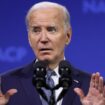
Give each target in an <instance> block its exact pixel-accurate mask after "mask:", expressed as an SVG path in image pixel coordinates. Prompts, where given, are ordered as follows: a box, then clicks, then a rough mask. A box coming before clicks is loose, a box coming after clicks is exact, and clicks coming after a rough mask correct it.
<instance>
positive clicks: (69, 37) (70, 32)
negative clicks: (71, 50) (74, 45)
mask: <svg viewBox="0 0 105 105" xmlns="http://www.w3.org/2000/svg"><path fill="white" fill-rule="evenodd" d="M71 36H72V28H71V27H69V28H68V29H67V32H66V45H68V44H69V43H70V42H71Z"/></svg>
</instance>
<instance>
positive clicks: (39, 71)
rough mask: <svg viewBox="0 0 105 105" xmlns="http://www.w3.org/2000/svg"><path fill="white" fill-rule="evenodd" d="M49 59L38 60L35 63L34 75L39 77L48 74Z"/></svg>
mask: <svg viewBox="0 0 105 105" xmlns="http://www.w3.org/2000/svg"><path fill="white" fill-rule="evenodd" d="M47 65H48V62H47V61H38V62H36V63H35V64H34V65H33V68H34V75H36V76H38V77H43V76H45V75H46V68H47Z"/></svg>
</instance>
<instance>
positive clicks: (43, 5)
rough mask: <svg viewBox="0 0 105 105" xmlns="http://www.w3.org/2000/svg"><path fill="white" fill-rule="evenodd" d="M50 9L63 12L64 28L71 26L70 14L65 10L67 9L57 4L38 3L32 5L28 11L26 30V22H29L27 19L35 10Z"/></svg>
mask: <svg viewBox="0 0 105 105" xmlns="http://www.w3.org/2000/svg"><path fill="white" fill-rule="evenodd" d="M48 7H49V8H51V7H53V8H54V7H55V8H59V9H61V11H62V12H63V15H64V23H65V24H64V25H65V26H66V27H70V26H71V24H70V14H69V12H68V10H67V8H66V7H65V6H63V5H61V4H58V3H54V2H47V1H46V2H39V3H36V4H34V5H33V6H32V7H31V8H30V9H29V11H28V13H27V15H26V26H27V28H28V25H29V24H28V22H29V17H30V14H31V13H32V12H33V11H35V10H37V9H43V8H48Z"/></svg>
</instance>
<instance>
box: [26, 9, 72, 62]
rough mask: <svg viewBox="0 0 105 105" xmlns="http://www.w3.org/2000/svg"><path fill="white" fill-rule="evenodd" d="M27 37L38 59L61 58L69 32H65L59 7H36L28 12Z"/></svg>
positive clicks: (54, 60)
mask: <svg viewBox="0 0 105 105" xmlns="http://www.w3.org/2000/svg"><path fill="white" fill-rule="evenodd" d="M28 38H29V43H30V46H31V47H32V49H33V51H34V53H35V55H36V57H37V58H38V59H39V60H48V61H50V62H52V63H54V62H59V61H60V60H63V58H64V48H65V44H67V43H69V41H70V38H71V32H70V30H68V31H67V32H65V29H64V17H63V14H62V12H61V11H60V10H59V9H57V8H48V9H38V10H35V11H33V12H32V13H31V14H30V17H29V32H28Z"/></svg>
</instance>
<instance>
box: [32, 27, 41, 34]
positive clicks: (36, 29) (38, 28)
mask: <svg viewBox="0 0 105 105" xmlns="http://www.w3.org/2000/svg"><path fill="white" fill-rule="evenodd" d="M32 32H35V33H39V32H41V28H40V27H37V26H34V27H32Z"/></svg>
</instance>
